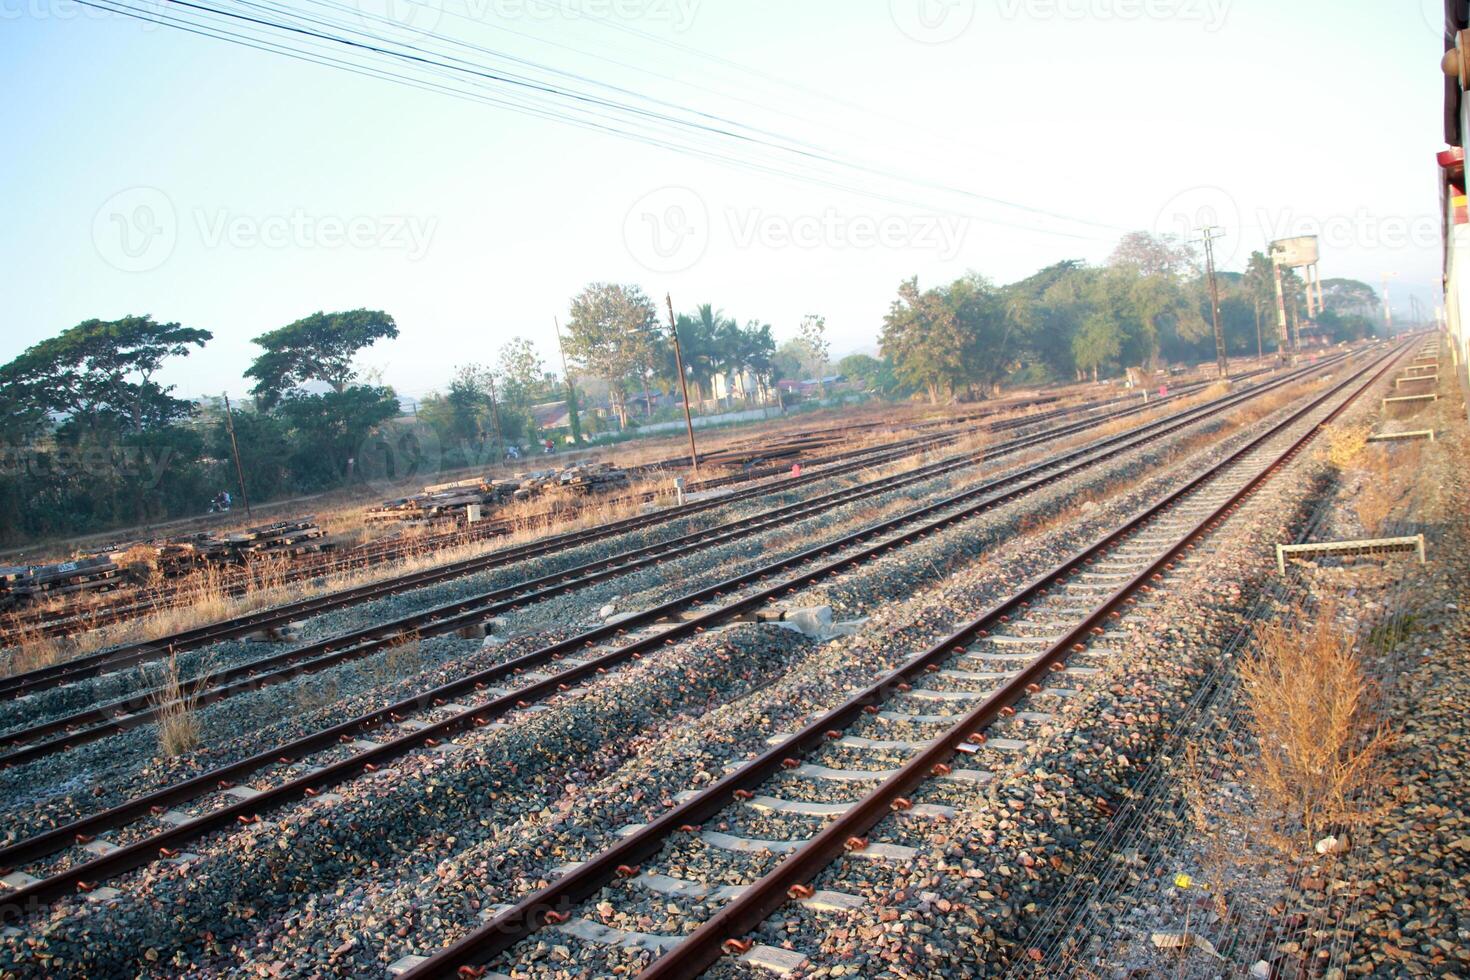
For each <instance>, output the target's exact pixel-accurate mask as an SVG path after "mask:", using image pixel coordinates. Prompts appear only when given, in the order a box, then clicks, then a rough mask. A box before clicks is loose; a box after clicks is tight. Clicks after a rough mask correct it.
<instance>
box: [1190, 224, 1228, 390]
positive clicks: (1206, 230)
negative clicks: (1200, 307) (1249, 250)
mask: <svg viewBox="0 0 1470 980" xmlns="http://www.w3.org/2000/svg"><path fill="white" fill-rule="evenodd" d="M1224 236H1225V232H1224V230H1223V229H1221V228H1218V227H1216V226H1215V225H1205V226H1204V227H1203V228H1201V229H1200V237H1199V238H1198V239H1196V241H1202V242H1204V245H1205V268H1206V270H1207V271H1208V273H1209V276H1210V317H1211V319H1212V320H1213V321H1214V324H1215V365H1216V367H1218V368H1219V370H1220V377H1221V378H1228V377H1230V358H1229V357H1227V356H1226V354H1225V334H1224V333H1223V332H1221V330H1220V284H1219V283H1218V282H1217V281H1216V280H1215V239H1217V238H1223V237H1224Z"/></svg>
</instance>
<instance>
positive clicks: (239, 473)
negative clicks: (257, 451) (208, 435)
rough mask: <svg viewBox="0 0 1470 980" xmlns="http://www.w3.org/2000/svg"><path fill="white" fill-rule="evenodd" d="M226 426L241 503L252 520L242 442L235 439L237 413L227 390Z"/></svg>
mask: <svg viewBox="0 0 1470 980" xmlns="http://www.w3.org/2000/svg"><path fill="white" fill-rule="evenodd" d="M225 428H227V429H229V430H230V452H232V453H234V455H235V479H237V480H239V481H240V503H242V504H244V505H245V519H246V520H250V495H249V494H247V493H246V492H245V467H243V466H241V465H240V444H239V443H238V442H236V441H235V413H234V412H233V411H231V410H230V393H229V392H225Z"/></svg>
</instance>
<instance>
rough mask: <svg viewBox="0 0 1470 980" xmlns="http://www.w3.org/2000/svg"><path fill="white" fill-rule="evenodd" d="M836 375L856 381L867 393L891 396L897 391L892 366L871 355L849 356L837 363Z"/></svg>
mask: <svg viewBox="0 0 1470 980" xmlns="http://www.w3.org/2000/svg"><path fill="white" fill-rule="evenodd" d="M837 373H838V374H841V375H843V376H844V377H846V378H849V379H851V380H853V381H856V382H857V383H858V384H860V385H862V386H863V388H864V389H865V390H867V391H874V392H877V393H878V394H880V395H893V394H895V393H896V392H897V391H898V389H899V387H900V386H899V383H898V378H897V377H896V376H895V375H894V373H893V365H892V364H889V363H888V361H887V359H886V358H878V357H873V356H872V355H871V354H849V355H847V356H846V357H844V358H843V359H842V360H840V361H838V362H837Z"/></svg>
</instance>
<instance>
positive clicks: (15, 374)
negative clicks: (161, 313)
mask: <svg viewBox="0 0 1470 980" xmlns="http://www.w3.org/2000/svg"><path fill="white" fill-rule="evenodd" d="M211 337H212V334H210V332H209V331H207V330H200V329H197V328H194V327H183V326H180V325H179V324H177V323H159V322H157V321H156V320H154V319H153V318H152V317H151V316H128V317H123V318H122V319H121V320H85V321H83V322H82V323H79V324H77V325H76V326H74V327H70V328H68V329H67V330H64V331H62V332H61V333H60V334H59V335H57V336H55V337H52V338H49V339H47V340H43V341H41V342H40V343H39V344H36V345H35V346H33V347H30V348H28V349H27V350H26V351H25V352H24V353H22V354H21V355H20V356H19V357H17V358H16V359H15V360H13V361H11V362H10V363H8V364H6V365H4V366H3V367H0V407H3V409H4V412H5V422H4V427H5V434H6V435H7V436H9V437H11V438H12V439H13V438H17V437H23V436H34V435H36V434H38V433H39V432H41V431H42V430H44V429H46V428H48V427H49V425H50V423H51V422H52V421H53V420H59V421H60V424H61V428H62V430H63V431H64V432H68V433H70V434H72V435H73V436H74V437H76V438H92V439H104V440H111V439H113V438H115V437H116V436H117V435H119V434H120V433H123V432H133V433H140V432H143V431H145V430H147V429H156V428H160V427H162V426H166V425H169V424H171V423H174V422H177V421H179V420H181V419H184V418H187V417H188V416H189V415H190V414H192V412H193V405H192V404H191V403H190V402H188V401H185V400H183V399H179V398H175V397H173V396H172V395H171V394H170V392H172V391H173V387H172V386H168V387H165V386H163V385H160V384H159V383H158V381H157V380H156V378H155V375H156V374H157V373H158V371H159V369H160V368H162V367H163V364H164V362H165V361H167V360H168V359H169V358H171V357H185V356H187V355H188V354H189V352H190V349H191V348H194V347H203V346H204V345H205V343H206V342H208V341H209V340H210V339H211Z"/></svg>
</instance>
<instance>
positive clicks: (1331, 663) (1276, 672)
mask: <svg viewBox="0 0 1470 980" xmlns="http://www.w3.org/2000/svg"><path fill="white" fill-rule="evenodd" d="M1335 620H1336V617H1335V616H1334V615H1333V612H1332V610H1330V609H1328V610H1325V611H1323V612H1322V613H1320V614H1319V615H1318V616H1316V617H1314V618H1313V617H1307V616H1305V615H1301V614H1299V615H1296V616H1292V617H1288V619H1287V622H1292V623H1295V624H1297V625H1292V626H1288V625H1281V624H1271V625H1268V626H1265V627H1263V628H1262V629H1261V630H1260V631H1259V633H1258V634H1257V635H1258V641H1257V646H1256V650H1255V652H1254V653H1253V655H1251V656H1250V657H1248V658H1247V659H1246V661H1245V662H1244V664H1243V665H1242V667H1241V680H1242V685H1243V693H1244V698H1245V706H1246V710H1247V713H1248V717H1249V723H1250V729H1251V733H1252V734H1253V735H1254V736H1255V739H1256V743H1257V746H1258V749H1259V753H1260V756H1259V763H1258V765H1257V767H1256V769H1255V772H1254V773H1253V780H1254V782H1255V783H1256V788H1257V789H1258V790H1259V792H1260V796H1261V799H1262V802H1263V804H1264V805H1265V806H1266V807H1267V808H1268V809H1269V813H1268V814H1264V815H1265V816H1267V817H1268V822H1269V823H1270V824H1271V825H1272V826H1271V829H1272V830H1274V831H1275V832H1276V833H1278V834H1279V835H1280V837H1281V838H1282V840H1283V843H1284V844H1286V846H1288V847H1290V846H1291V842H1292V841H1300V840H1301V837H1302V835H1303V834H1305V835H1306V839H1307V840H1308V841H1311V840H1315V839H1316V838H1317V836H1318V835H1320V834H1321V833H1322V832H1324V831H1326V830H1328V829H1329V828H1336V827H1346V826H1351V825H1353V824H1358V823H1362V822H1365V821H1367V820H1371V819H1372V816H1373V814H1372V812H1371V811H1372V809H1373V807H1372V805H1370V804H1369V802H1368V801H1369V800H1370V799H1371V798H1373V797H1374V796H1375V795H1377V796H1379V797H1380V798H1381V797H1382V796H1383V794H1375V792H1374V791H1375V790H1378V789H1381V788H1382V787H1383V786H1384V784H1385V781H1386V777H1387V773H1386V771H1385V764H1386V757H1387V754H1388V751H1389V749H1390V747H1391V745H1392V743H1393V735H1392V733H1391V731H1390V730H1389V728H1388V727H1387V725H1386V724H1385V723H1384V722H1383V721H1382V720H1380V719H1379V718H1378V716H1377V715H1376V714H1375V712H1374V710H1373V707H1372V704H1373V701H1374V699H1375V690H1374V687H1373V684H1372V682H1371V681H1370V680H1369V679H1368V677H1367V674H1366V673H1365V671H1364V668H1363V664H1362V661H1361V659H1360V658H1359V656H1358V651H1357V645H1356V641H1355V640H1354V638H1353V637H1351V636H1349V635H1344V634H1343V633H1342V632H1341V631H1340V630H1339V629H1338V628H1337V627H1336V625H1335Z"/></svg>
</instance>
